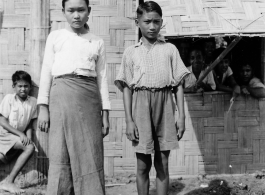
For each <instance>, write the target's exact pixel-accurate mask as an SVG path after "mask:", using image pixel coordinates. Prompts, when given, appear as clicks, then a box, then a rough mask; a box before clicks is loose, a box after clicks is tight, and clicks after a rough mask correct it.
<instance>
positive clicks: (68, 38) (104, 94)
mask: <svg viewBox="0 0 265 195" xmlns="http://www.w3.org/2000/svg"><path fill="white" fill-rule="evenodd" d="M105 56H106V54H105V46H104V41H103V40H102V39H101V38H99V37H97V36H96V35H94V34H92V33H88V34H84V35H82V36H79V35H77V34H76V33H73V32H70V31H68V30H67V29H60V30H56V31H53V32H51V33H50V34H49V36H48V38H47V42H46V47H45V53H44V58H43V65H42V71H41V79H40V89H39V95H38V101H37V104H47V105H48V104H49V95H50V88H51V83H52V80H53V78H54V77H56V76H59V75H63V74H71V73H75V74H78V75H84V76H92V77H97V82H98V87H99V91H100V94H101V100H102V106H103V109H106V110H109V109H110V100H109V91H108V83H107V66H106V63H105Z"/></svg>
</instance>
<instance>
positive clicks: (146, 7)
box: [136, 1, 162, 18]
mask: <svg viewBox="0 0 265 195" xmlns="http://www.w3.org/2000/svg"><path fill="white" fill-rule="evenodd" d="M144 12H147V13H148V12H156V13H158V14H159V15H160V16H161V17H162V9H161V7H160V6H159V5H158V4H157V3H156V2H154V1H146V2H144V3H141V4H140V5H139V6H138V8H137V10H136V13H137V18H139V17H140V16H141V15H143V13H144Z"/></svg>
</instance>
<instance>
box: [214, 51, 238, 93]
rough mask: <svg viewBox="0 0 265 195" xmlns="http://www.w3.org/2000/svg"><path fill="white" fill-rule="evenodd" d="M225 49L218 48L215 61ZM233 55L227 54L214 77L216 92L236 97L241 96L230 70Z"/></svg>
mask: <svg viewBox="0 0 265 195" xmlns="http://www.w3.org/2000/svg"><path fill="white" fill-rule="evenodd" d="M224 50H225V49H224V48H218V49H216V50H215V51H214V53H213V56H214V60H215V59H217V58H218V56H219V55H220V54H221V53H222V52H223V51H224ZM230 63H231V55H230V54H227V55H226V56H225V57H224V58H223V59H222V60H221V61H220V62H219V63H218V64H217V65H216V67H215V68H214V70H213V75H214V81H215V83H216V90H218V91H225V92H231V93H233V95H234V96H236V95H239V94H240V87H239V85H238V84H237V83H236V81H235V78H234V75H233V71H232V69H231V68H230Z"/></svg>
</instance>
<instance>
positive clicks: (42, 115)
mask: <svg viewBox="0 0 265 195" xmlns="http://www.w3.org/2000/svg"><path fill="white" fill-rule="evenodd" d="M37 127H38V128H39V129H40V130H41V131H44V132H46V133H47V132H48V128H49V110H48V106H47V105H40V108H39V115H38V123H37Z"/></svg>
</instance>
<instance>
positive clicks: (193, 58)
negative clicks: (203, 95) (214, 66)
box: [184, 47, 216, 93]
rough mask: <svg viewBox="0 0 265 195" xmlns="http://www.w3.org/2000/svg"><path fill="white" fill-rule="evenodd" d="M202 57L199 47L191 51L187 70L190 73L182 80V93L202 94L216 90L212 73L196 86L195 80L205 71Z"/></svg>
mask: <svg viewBox="0 0 265 195" xmlns="http://www.w3.org/2000/svg"><path fill="white" fill-rule="evenodd" d="M204 67H205V66H204V55H203V51H202V50H201V49H200V48H199V47H195V48H193V49H191V52H190V55H189V66H188V67H187V68H188V70H189V71H190V72H191V74H189V75H188V76H186V77H185V79H184V92H191V93H194V92H202V91H213V90H215V88H216V85H215V82H214V78H213V73H212V71H211V72H209V74H208V75H207V76H206V77H205V78H204V79H203V81H202V82H200V83H198V84H196V82H197V80H198V79H199V78H201V77H202V75H203V73H204V72H205V70H206V69H204Z"/></svg>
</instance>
